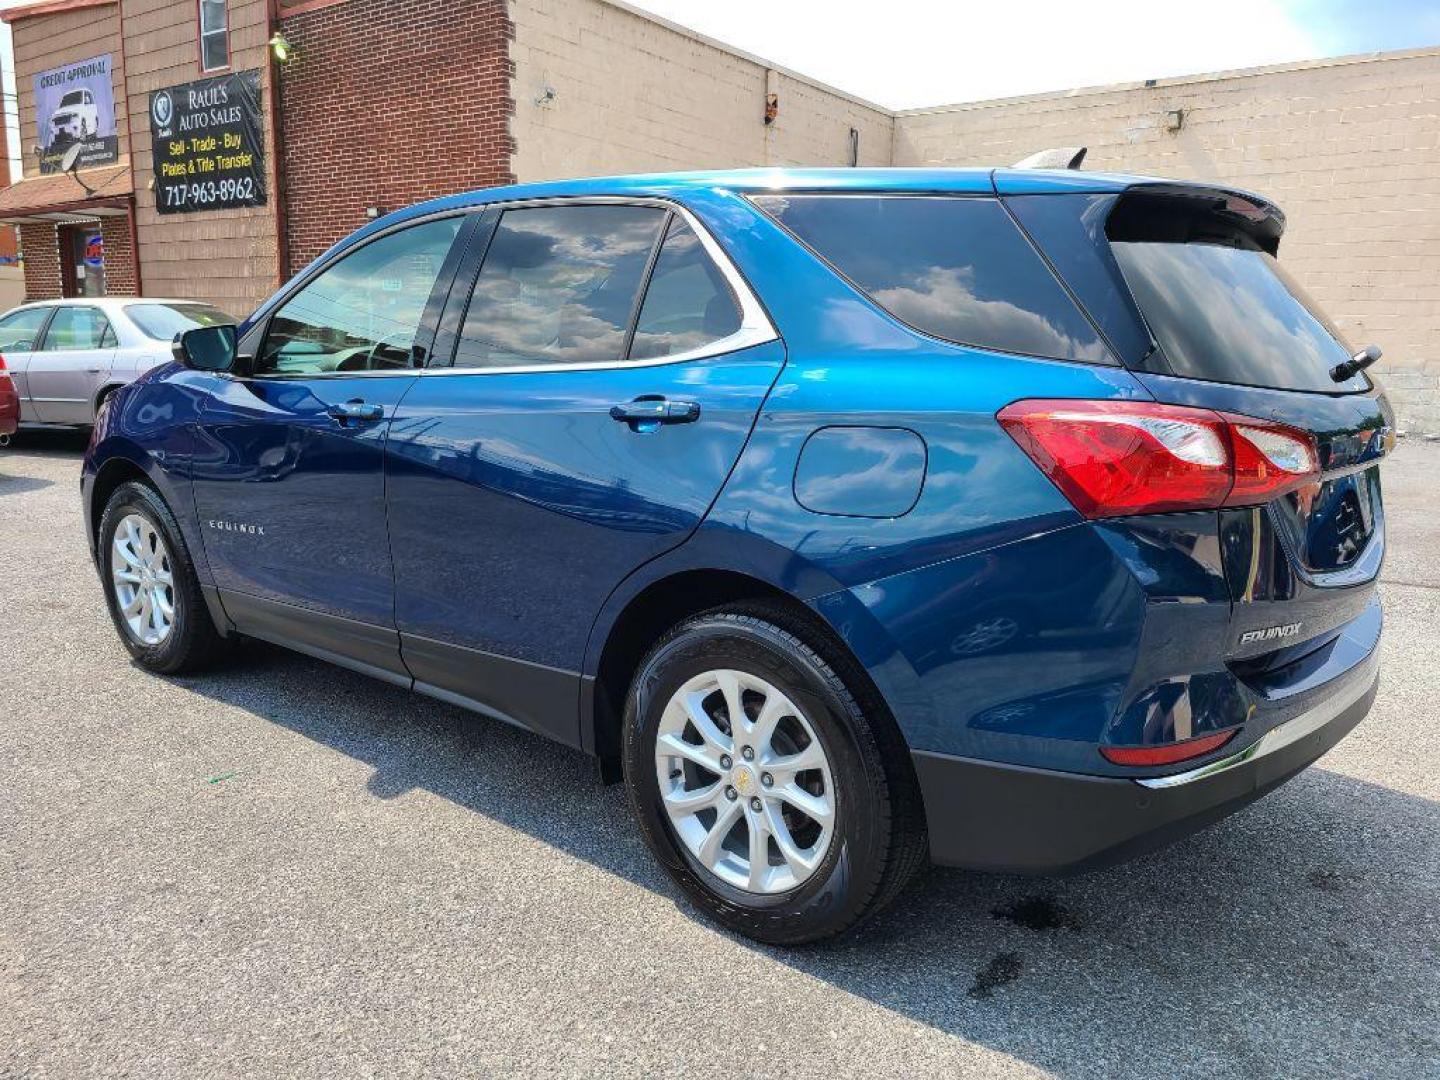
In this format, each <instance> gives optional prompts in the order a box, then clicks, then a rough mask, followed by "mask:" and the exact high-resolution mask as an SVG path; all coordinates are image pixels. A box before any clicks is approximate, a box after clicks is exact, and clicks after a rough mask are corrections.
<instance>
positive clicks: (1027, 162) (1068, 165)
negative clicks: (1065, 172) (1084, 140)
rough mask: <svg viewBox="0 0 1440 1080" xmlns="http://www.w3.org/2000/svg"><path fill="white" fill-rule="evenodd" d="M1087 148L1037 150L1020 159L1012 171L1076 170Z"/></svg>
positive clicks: (1058, 147)
mask: <svg viewBox="0 0 1440 1080" xmlns="http://www.w3.org/2000/svg"><path fill="white" fill-rule="evenodd" d="M1088 149H1089V147H1088V146H1056V147H1053V148H1052V149H1049V150H1037V151H1036V152H1035V153H1033V154H1031V155H1030V156H1029V157H1024V158H1021V159H1020V160H1019V161H1017V162H1015V164H1014V165H1012V166H1011V168H1012V169H1078V168H1080V163H1081V162H1082V161H1084V160H1085V151H1086V150H1088Z"/></svg>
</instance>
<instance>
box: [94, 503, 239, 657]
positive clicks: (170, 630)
mask: <svg viewBox="0 0 1440 1080" xmlns="http://www.w3.org/2000/svg"><path fill="white" fill-rule="evenodd" d="M99 539H100V570H101V577H102V579H103V581H104V584H105V599H106V603H107V605H108V606H109V609H110V618H111V619H112V620H113V621H114V623H115V629H116V631H118V632H119V634H120V640H121V642H123V643H124V645H125V648H126V649H128V650H129V651H130V655H131V656H133V657H135V659H136V660H138V661H139V662H140V663H141V664H142V665H143V666H145V667H146V668H149V669H150V670H151V671H154V672H158V673H160V674H165V675H176V674H180V673H182V672H185V671H194V670H197V669H199V668H201V667H203V666H204V665H205V664H207V663H208V662H209V661H211V660H212V659H213V658H214V657H215V656H216V654H217V653H218V652H219V651H220V648H221V642H222V639H221V637H220V635H219V633H218V632H217V631H216V629H215V624H214V622H213V621H212V620H211V618H210V612H209V610H208V609H207V608H206V606H205V599H204V597H203V596H202V595H201V592H200V581H199V578H198V577H196V575H195V567H194V565H193V564H192V563H191V561H190V554H189V552H188V551H187V550H186V548H185V541H184V539H183V537H181V535H180V527H179V525H178V524H177V523H176V521H175V517H174V515H173V514H171V513H170V508H169V507H168V506H166V505H165V502H164V500H162V499H161V498H160V496H159V495H157V494H156V493H155V492H154V491H153V490H152V489H151V488H149V487H147V486H146V485H144V484H138V483H128V484H122V485H121V486H120V487H118V488H116V489H115V493H114V494H113V495H111V496H110V501H109V502H108V503H106V505H105V513H104V516H103V517H102V518H101V521H100V538H99Z"/></svg>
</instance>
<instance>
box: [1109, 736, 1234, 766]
mask: <svg viewBox="0 0 1440 1080" xmlns="http://www.w3.org/2000/svg"><path fill="white" fill-rule="evenodd" d="M1239 730H1240V729H1239V728H1231V729H1230V730H1229V731H1221V732H1217V733H1216V734H1214V735H1201V736H1200V737H1199V738H1198V739H1186V740H1185V741H1184V742H1174V743H1166V744H1165V745H1164V746H1102V747H1100V753H1101V754H1103V755H1104V757H1105V760H1106V761H1108V762H1110V763H1111V764H1112V765H1174V764H1175V763H1176V762H1180V761H1189V760H1190V759H1191V758H1197V757H1200V756H1201V755H1202V754H1208V753H1210V752H1211V751H1212V750H1219V749H1220V747H1222V746H1224V745H1225V744H1226V743H1227V742H1229V741H1230V740H1231V739H1233V738H1234V737H1235V735H1236V733H1237V732H1239Z"/></svg>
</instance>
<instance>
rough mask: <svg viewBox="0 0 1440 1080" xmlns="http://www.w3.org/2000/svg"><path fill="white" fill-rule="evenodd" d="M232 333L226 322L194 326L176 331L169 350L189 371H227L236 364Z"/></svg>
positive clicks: (234, 338) (231, 327) (233, 335)
mask: <svg viewBox="0 0 1440 1080" xmlns="http://www.w3.org/2000/svg"><path fill="white" fill-rule="evenodd" d="M235 333H236V328H235V327H233V326H229V325H221V326H197V327H195V328H194V329H191V330H186V331H185V332H184V333H183V334H177V335H176V336H175V341H174V342H173V343H172V344H171V346H170V351H171V353H173V354H174V356H175V359H176V360H177V361H178V362H179V363H181V364H183V365H184V366H185V367H187V368H190V369H191V370H192V371H229V370H230V369H231V368H233V367H234V366H235V344H236V337H235Z"/></svg>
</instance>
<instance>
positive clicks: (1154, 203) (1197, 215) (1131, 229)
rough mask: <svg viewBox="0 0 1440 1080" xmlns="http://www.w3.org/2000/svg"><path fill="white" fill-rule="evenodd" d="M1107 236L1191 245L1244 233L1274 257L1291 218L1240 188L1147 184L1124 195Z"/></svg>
mask: <svg viewBox="0 0 1440 1080" xmlns="http://www.w3.org/2000/svg"><path fill="white" fill-rule="evenodd" d="M1106 232H1107V233H1108V234H1109V236H1110V239H1112V240H1125V239H1134V240H1155V239H1161V238H1168V239H1174V240H1190V239H1196V238H1198V237H1202V236H1204V235H1206V234H1207V233H1214V232H1239V233H1243V234H1244V235H1246V236H1248V237H1250V238H1251V239H1252V240H1254V241H1255V243H1257V244H1258V245H1259V246H1260V247H1261V248H1262V249H1263V250H1265V251H1268V252H1270V254H1272V255H1274V254H1275V253H1276V251H1278V250H1279V248H1280V237H1281V235H1282V234H1283V233H1284V232H1285V214H1284V211H1282V210H1281V209H1280V208H1279V207H1278V206H1276V205H1275V204H1274V203H1272V202H1270V201H1268V200H1267V199H1263V198H1261V197H1260V196H1259V195H1256V194H1254V193H1252V192H1249V191H1241V190H1239V189H1237V188H1225V187H1219V186H1212V185H1209V184H1185V183H1168V182H1164V181H1160V182H1148V181H1147V182H1143V183H1138V184H1132V185H1131V186H1130V187H1128V188H1126V189H1125V191H1124V192H1123V193H1122V194H1121V195H1120V198H1119V199H1117V200H1116V203H1115V209H1114V210H1113V211H1111V214H1110V220H1109V222H1108V224H1107V227H1106Z"/></svg>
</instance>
